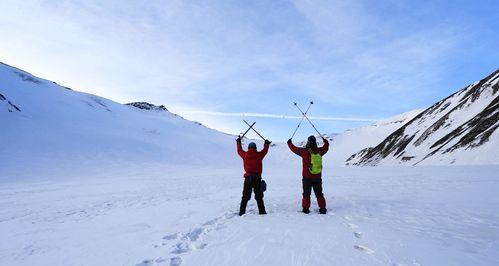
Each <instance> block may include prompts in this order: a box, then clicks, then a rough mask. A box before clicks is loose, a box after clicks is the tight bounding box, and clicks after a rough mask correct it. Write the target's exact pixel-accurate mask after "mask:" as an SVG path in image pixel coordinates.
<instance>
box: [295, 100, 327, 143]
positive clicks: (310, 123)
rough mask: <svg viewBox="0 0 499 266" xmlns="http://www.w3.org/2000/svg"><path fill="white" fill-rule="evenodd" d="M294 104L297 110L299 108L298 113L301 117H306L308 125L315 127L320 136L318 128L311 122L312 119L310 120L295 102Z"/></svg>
mask: <svg viewBox="0 0 499 266" xmlns="http://www.w3.org/2000/svg"><path fill="white" fill-rule="evenodd" d="M295 106H296V108H298V110H300V113H301V114H302V115H303V117H305V118H306V119H307V121H308V122H309V123H310V125H312V127H313V128H314V129H315V131H316V132H317V134H319V136H321V137H322V134H321V133H320V132H319V130H317V128H315V126H314V123H312V121H310V119H308V117H307V115H306V114H305V113H303V111H302V110H301V108H300V107H299V106H298V105H297V104H295Z"/></svg>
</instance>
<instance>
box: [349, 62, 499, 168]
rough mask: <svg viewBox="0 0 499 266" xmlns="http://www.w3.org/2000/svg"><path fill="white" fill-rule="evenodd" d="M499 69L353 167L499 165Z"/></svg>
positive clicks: (411, 123)
mask: <svg viewBox="0 0 499 266" xmlns="http://www.w3.org/2000/svg"><path fill="white" fill-rule="evenodd" d="M498 92H499V70H498V71H496V72H494V73H492V74H491V75H489V76H488V77H486V78H484V79H482V80H481V81H479V82H476V83H474V84H471V85H469V86H467V87H466V88H464V89H462V90H459V91H458V92H456V93H454V94H452V95H451V96H449V97H447V98H445V99H443V100H441V101H439V102H437V103H435V104H434V105H432V106H431V107H429V108H428V109H426V110H424V111H423V112H421V113H420V114H419V115H418V116H416V117H415V118H414V119H412V120H411V121H409V122H408V123H406V124H404V125H403V126H401V127H400V128H399V129H397V130H396V131H395V132H393V133H392V134H390V135H389V136H388V137H387V138H386V139H385V140H383V141H382V142H381V143H379V144H378V145H377V146H375V147H372V148H366V149H364V150H362V151H360V152H359V153H357V154H354V155H353V156H352V157H351V158H350V159H349V161H348V163H349V164H354V165H386V164H407V165H416V164H418V165H421V164H432V165H434V164H498V163H499V159H498V158H499V131H497V130H496V129H497V128H498V127H499V93H498Z"/></svg>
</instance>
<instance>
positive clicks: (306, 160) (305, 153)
mask: <svg viewBox="0 0 499 266" xmlns="http://www.w3.org/2000/svg"><path fill="white" fill-rule="evenodd" d="M288 147H289V149H290V150H291V151H292V152H294V153H295V154H296V155H298V156H300V157H301V158H302V164H303V170H302V176H303V177H304V178H321V177H322V174H321V173H319V174H315V175H314V174H312V173H310V170H309V169H310V164H311V163H310V162H311V156H310V151H309V150H308V149H307V148H299V147H296V146H295V145H293V142H291V141H288ZM328 150H329V142H328V141H327V139H324V145H323V146H322V147H320V148H316V149H312V151H313V152H314V153H320V155H321V156H324V154H326V152H327V151H328Z"/></svg>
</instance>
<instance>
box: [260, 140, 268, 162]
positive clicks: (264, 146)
mask: <svg viewBox="0 0 499 266" xmlns="http://www.w3.org/2000/svg"><path fill="white" fill-rule="evenodd" d="M269 146H270V144H267V143H265V144H264V145H263V150H262V151H261V152H260V158H262V159H263V157H265V155H267V152H269Z"/></svg>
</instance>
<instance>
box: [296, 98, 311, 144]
mask: <svg viewBox="0 0 499 266" xmlns="http://www.w3.org/2000/svg"><path fill="white" fill-rule="evenodd" d="M293 104H294V105H296V102H294V103H293ZM312 104H314V102H313V101H310V104H309V105H308V108H307V111H305V114H306V113H308V110H309V109H310V106H312ZM303 119H305V117H303V116H302V117H301V120H300V123H298V126H297V127H296V128H295V131H294V132H293V135H291V138H293V137H294V136H295V134H296V131H298V128H299V127H300V125H301V123H302V122H303Z"/></svg>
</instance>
